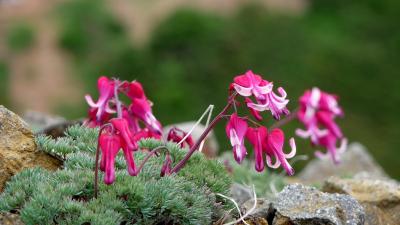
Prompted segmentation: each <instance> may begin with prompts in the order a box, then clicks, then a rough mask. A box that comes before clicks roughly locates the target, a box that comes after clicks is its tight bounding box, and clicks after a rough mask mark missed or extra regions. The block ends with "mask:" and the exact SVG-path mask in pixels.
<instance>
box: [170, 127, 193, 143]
mask: <svg viewBox="0 0 400 225" xmlns="http://www.w3.org/2000/svg"><path fill="white" fill-rule="evenodd" d="M186 135H187V133H186V132H184V131H183V130H181V129H179V128H177V127H173V128H171V130H169V132H168V136H167V141H172V142H175V143H180V142H181V141H182V140H183V138H184V137H185V136H186ZM185 143H186V144H187V145H188V146H189V148H191V147H192V146H193V145H194V141H193V138H192V136H191V135H189V136H188V137H187V138H186V139H185V141H184V142H182V143H181V144H180V147H181V148H183V147H185Z"/></svg>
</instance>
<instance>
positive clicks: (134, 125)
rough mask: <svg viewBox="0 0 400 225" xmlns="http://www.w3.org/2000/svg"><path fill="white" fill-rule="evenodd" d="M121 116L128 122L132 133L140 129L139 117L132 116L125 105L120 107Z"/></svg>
mask: <svg viewBox="0 0 400 225" xmlns="http://www.w3.org/2000/svg"><path fill="white" fill-rule="evenodd" d="M122 118H124V119H125V120H126V121H127V122H128V125H129V129H130V130H131V132H132V133H133V134H135V133H137V132H139V131H140V130H141V128H140V125H139V119H138V118H136V117H134V116H133V115H132V113H130V112H129V110H128V108H126V107H123V108H122Z"/></svg>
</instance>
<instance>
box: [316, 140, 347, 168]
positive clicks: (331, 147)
mask: <svg viewBox="0 0 400 225" xmlns="http://www.w3.org/2000/svg"><path fill="white" fill-rule="evenodd" d="M337 141H338V138H337V137H336V136H335V135H333V134H331V133H327V134H326V135H323V136H321V137H319V139H318V141H317V143H316V144H317V145H319V146H322V147H325V148H326V149H327V150H328V152H327V153H326V154H324V153H322V152H320V151H316V152H315V156H317V157H318V158H323V157H325V156H326V155H328V154H329V155H330V157H331V158H332V161H333V162H334V163H335V164H339V163H340V155H341V154H342V153H344V152H345V151H346V148H347V139H346V138H342V139H341V144H340V146H339V147H336V144H337Z"/></svg>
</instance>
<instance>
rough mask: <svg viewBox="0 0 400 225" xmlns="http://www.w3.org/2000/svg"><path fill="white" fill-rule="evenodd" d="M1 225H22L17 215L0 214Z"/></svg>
mask: <svg viewBox="0 0 400 225" xmlns="http://www.w3.org/2000/svg"><path fill="white" fill-rule="evenodd" d="M0 224H1V225H24V223H23V222H22V220H21V219H20V216H19V215H18V214H14V213H9V212H2V213H0Z"/></svg>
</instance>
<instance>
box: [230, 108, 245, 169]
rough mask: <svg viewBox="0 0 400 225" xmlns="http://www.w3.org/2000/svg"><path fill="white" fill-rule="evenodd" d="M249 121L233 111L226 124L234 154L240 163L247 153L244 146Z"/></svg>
mask: <svg viewBox="0 0 400 225" xmlns="http://www.w3.org/2000/svg"><path fill="white" fill-rule="evenodd" d="M247 127H248V125H247V122H246V121H245V120H244V119H241V118H239V117H238V116H237V114H236V113H233V114H232V115H231V117H230V119H229V122H228V124H227V126H226V129H225V130H226V135H227V136H228V138H229V140H230V142H231V145H232V147H233V156H234V157H235V160H236V161H237V162H238V163H241V162H242V160H243V159H244V157H246V155H247V150H246V147H245V146H244V138H245V135H246V132H247Z"/></svg>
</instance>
